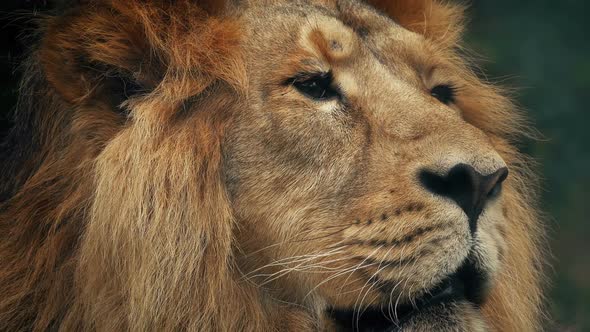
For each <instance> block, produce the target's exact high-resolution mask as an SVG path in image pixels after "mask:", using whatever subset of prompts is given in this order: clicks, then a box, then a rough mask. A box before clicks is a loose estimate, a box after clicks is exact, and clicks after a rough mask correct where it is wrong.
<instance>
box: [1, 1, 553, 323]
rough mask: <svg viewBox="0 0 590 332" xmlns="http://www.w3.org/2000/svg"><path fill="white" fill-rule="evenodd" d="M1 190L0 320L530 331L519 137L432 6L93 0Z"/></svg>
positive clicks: (63, 25)
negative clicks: (94, 0) (516, 144)
mask: <svg viewBox="0 0 590 332" xmlns="http://www.w3.org/2000/svg"><path fill="white" fill-rule="evenodd" d="M44 26H45V32H44V35H43V37H42V41H41V42H40V44H39V46H38V47H37V48H36V49H35V50H34V51H33V53H32V56H31V58H30V60H29V62H28V71H27V73H26V75H25V79H24V80H23V85H22V88H21V93H22V96H23V97H22V99H21V105H20V108H19V110H18V112H17V126H16V127H15V129H14V130H13V133H12V134H11V136H10V137H9V138H8V140H7V142H6V143H5V147H6V149H5V152H3V153H5V154H6V156H7V160H8V162H7V163H6V169H7V171H6V172H4V174H2V175H1V180H2V186H3V187H2V197H6V198H5V200H4V202H3V203H2V205H1V210H0V212H1V215H0V230H3V232H2V235H0V236H1V237H2V242H0V253H1V256H0V280H1V281H2V282H1V283H0V293H2V294H5V296H4V298H3V299H0V323H1V325H4V326H7V327H9V328H25V327H27V328H31V327H33V328H36V329H38V330H44V329H47V328H53V327H61V328H62V329H97V330H123V329H131V330H160V329H190V330H200V331H205V330H206V331H209V330H224V331H225V330H227V331H230V330H232V331H237V330H256V331H263V330H264V331H266V330H281V331H285V330H293V331H299V330H313V329H317V330H330V329H344V330H347V329H357V330H361V331H365V330H367V331H368V330H371V331H372V330H380V329H382V330H389V329H392V328H399V329H400V330H401V331H415V330H417V331H426V330H432V329H437V330H449V331H451V330H452V331H455V330H460V331H486V330H498V331H528V330H535V329H537V328H538V327H539V326H538V323H539V319H540V317H539V315H540V303H541V291H540V288H541V287H540V283H541V267H542V265H543V264H542V260H541V258H542V257H541V256H542V255H541V254H542V252H541V249H540V248H539V245H538V241H539V239H540V237H541V235H542V232H541V227H540V224H539V222H538V218H537V215H536V213H535V212H534V210H533V208H532V201H533V199H534V180H533V179H532V178H531V176H530V175H528V171H527V167H526V163H525V159H524V157H523V156H521V155H520V154H519V153H518V152H517V150H516V148H515V147H514V146H513V142H514V139H515V138H517V137H518V136H519V135H521V134H522V131H523V128H525V127H524V126H523V122H522V119H521V117H520V115H519V114H518V113H517V112H516V111H515V108H514V107H513V105H512V104H511V103H510V102H509V100H508V99H506V98H505V97H504V96H503V95H502V93H501V91H499V90H498V89H497V88H495V87H493V86H491V85H489V84H487V83H485V82H483V81H482V80H480V79H478V78H477V77H476V75H475V74H474V73H473V72H472V70H471V69H470V67H469V65H468V63H467V62H466V61H465V60H464V58H463V56H462V53H461V52H460V43H459V40H460V37H461V30H462V7H460V6H456V5H452V4H448V3H446V2H441V1H434V0H422V1H402V0H397V1H367V2H363V1H352V0H350V1H349V0H329V1H316V2H309V1H262V0H251V1H233V2H228V3H221V2H217V1H210V2H207V1H188V0H186V1H151V2H145V1H125V2H122V1H107V0H104V1H96V2H89V3H86V2H83V3H82V4H79V5H76V6H74V7H73V8H70V9H69V10H68V11H66V12H65V13H64V14H63V15H61V16H59V17H54V18H50V19H47V20H46V21H45V22H44Z"/></svg>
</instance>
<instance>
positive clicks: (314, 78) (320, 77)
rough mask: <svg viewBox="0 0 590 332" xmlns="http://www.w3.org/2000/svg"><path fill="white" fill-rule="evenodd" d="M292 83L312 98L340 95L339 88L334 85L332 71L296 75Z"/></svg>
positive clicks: (324, 98) (328, 97) (327, 97)
mask: <svg viewBox="0 0 590 332" xmlns="http://www.w3.org/2000/svg"><path fill="white" fill-rule="evenodd" d="M290 83H291V84H292V85H293V86H294V87H295V88H296V89H297V90H298V91H299V92H301V93H302V94H303V95H305V96H307V97H309V98H311V99H315V100H328V99H332V98H335V97H339V96H340V93H339V92H338V89H337V88H335V87H334V84H333V78H332V73H329V72H328V73H320V74H314V75H311V76H307V75H305V76H299V77H295V78H293V79H291V81H290Z"/></svg>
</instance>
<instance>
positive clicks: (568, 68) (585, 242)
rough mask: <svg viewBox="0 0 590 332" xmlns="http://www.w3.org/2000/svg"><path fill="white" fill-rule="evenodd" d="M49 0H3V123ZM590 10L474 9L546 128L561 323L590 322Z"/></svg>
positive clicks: (489, 61) (497, 61) (484, 40)
mask: <svg viewBox="0 0 590 332" xmlns="http://www.w3.org/2000/svg"><path fill="white" fill-rule="evenodd" d="M51 3H52V1H45V0H36V1H35V0H26V1H25V0H2V8H0V27H1V33H0V42H1V43H2V48H1V51H0V74H1V75H0V105H1V106H0V129H4V128H6V127H7V126H8V125H9V123H8V122H7V121H6V115H7V111H8V110H10V109H11V108H12V107H13V105H14V103H15V100H16V99H15V89H16V84H17V77H18V76H17V75H12V71H13V70H14V67H15V64H16V63H18V60H19V56H21V54H22V50H23V48H24V47H23V46H26V45H23V42H22V40H26V39H23V38H20V39H19V38H17V35H19V34H21V35H23V34H26V32H23V31H24V30H23V28H31V27H32V24H31V17H32V15H31V13H33V12H34V11H35V10H45V9H47V8H50V7H51ZM15 9H20V10H21V11H20V12H18V13H17V12H15V11H14V10H15ZM589 13H590V1H587V0H559V1H558V0H471V6H470V9H469V11H468V16H469V17H470V20H471V22H470V24H469V26H468V35H467V44H468V46H469V47H470V48H471V49H473V50H475V51H476V52H477V53H478V54H481V55H482V56H483V57H484V59H486V61H484V62H481V65H482V67H483V68H484V70H485V72H486V73H488V74H489V75H488V77H489V78H490V80H492V81H496V82H498V83H500V84H502V85H507V86H509V87H513V88H518V92H517V94H516V100H517V101H518V103H519V104H520V105H521V106H522V107H523V108H524V109H526V110H527V112H528V113H529V114H530V118H531V119H532V120H533V122H534V124H535V125H536V126H537V128H538V129H539V130H540V132H541V133H542V134H543V135H544V139H543V140H541V141H526V142H524V143H523V149H525V150H526V151H527V152H529V153H530V154H532V155H533V156H534V157H535V158H536V159H537V160H538V161H539V162H540V167H539V170H540V173H541V174H542V176H543V177H544V182H543V189H544V190H543V192H542V199H543V200H542V204H541V206H542V207H543V208H544V209H545V211H546V212H547V213H548V215H549V224H550V227H551V231H550V243H551V247H552V251H553V254H554V256H555V258H554V259H553V266H554V269H553V272H550V273H551V275H552V278H553V281H552V289H551V292H550V294H549V301H548V302H549V306H550V313H551V315H552V316H553V319H555V320H556V321H557V325H558V326H557V328H556V329H557V330H560V331H586V330H588V331H590V258H588V253H590V222H589V220H588V219H589V218H590V146H589V145H590V129H589V128H588V127H590V110H587V108H588V106H586V105H585V103H586V102H587V98H586V96H587V95H588V94H589V90H590V36H589V35H590V23H588V22H590V20H589V19H588V15H589ZM17 40H20V41H21V42H17ZM26 43H28V42H25V44H26ZM551 330H552V329H551Z"/></svg>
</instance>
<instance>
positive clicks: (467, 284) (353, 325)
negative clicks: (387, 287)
mask: <svg viewBox="0 0 590 332" xmlns="http://www.w3.org/2000/svg"><path fill="white" fill-rule="evenodd" d="M485 285H486V277H485V275H484V274H483V273H481V272H480V271H478V269H477V268H476V267H475V266H474V265H473V264H471V263H470V262H468V261H466V262H465V263H464V264H463V265H462V266H461V267H460V268H459V269H458V270H457V271H456V272H455V273H453V274H452V275H450V276H449V277H447V278H445V279H444V280H443V281H441V282H440V283H439V284H438V285H436V286H435V287H433V288H432V289H430V290H429V291H427V292H425V293H424V295H422V296H421V297H419V298H418V299H416V300H415V301H412V302H411V303H407V304H401V305H398V306H397V307H396V308H395V312H393V311H392V310H391V308H388V307H387V306H386V307H384V308H368V309H367V310H365V311H363V312H362V313H361V314H360V315H359V314H358V313H355V312H353V311H351V310H333V311H332V317H333V318H334V319H335V320H336V321H337V324H338V325H339V326H340V327H341V328H342V330H343V331H349V330H350V331H380V330H384V331H385V330H388V329H387V328H388V327H392V326H399V325H400V324H401V323H402V322H403V321H406V320H408V319H410V318H411V317H413V316H414V315H416V314H418V313H420V312H423V311H425V310H426V309H427V308H431V307H433V306H437V305H444V304H447V303H451V302H458V301H468V302H470V303H472V304H473V305H475V306H480V305H481V304H482V302H483V299H484V290H485V288H486V287H485Z"/></svg>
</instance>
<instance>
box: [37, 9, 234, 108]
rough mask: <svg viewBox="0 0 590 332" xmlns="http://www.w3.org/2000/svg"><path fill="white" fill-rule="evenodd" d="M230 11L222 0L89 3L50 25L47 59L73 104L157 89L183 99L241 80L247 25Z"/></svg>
mask: <svg viewBox="0 0 590 332" xmlns="http://www.w3.org/2000/svg"><path fill="white" fill-rule="evenodd" d="M224 8H225V4H224V3H223V2H216V1H196V2H195V1H188V0H184V1H182V0H179V1H150V2H147V1H139V0H129V1H110V0H105V1H94V2H93V1H85V2H83V3H80V4H78V5H74V6H73V7H72V8H70V9H68V12H67V13H66V14H65V15H62V16H60V17H58V18H54V19H52V20H50V21H49V22H48V26H47V29H46V34H45V37H44V40H43V42H42V45H41V48H40V50H39V56H40V61H41V63H42V65H43V67H44V71H45V75H46V77H47V80H48V81H49V83H50V84H51V85H52V86H53V87H54V88H55V90H56V91H57V92H58V93H59V94H60V95H61V96H62V97H63V98H64V99H65V101H67V102H69V103H72V104H79V103H83V102H85V101H87V100H89V99H90V100H92V99H95V100H100V101H105V100H108V101H110V102H111V103H113V105H119V104H121V103H122V102H125V101H126V100H128V99H129V98H130V97H133V96H134V95H136V94H147V93H152V92H154V91H157V92H158V93H159V94H161V95H160V97H163V98H171V99H174V100H179V99H183V98H187V97H188V96H190V95H194V94H198V93H199V92H200V91H202V90H203V89H205V88H206V87H207V86H208V85H210V84H211V83H212V82H213V81H215V80H219V79H221V80H225V81H228V82H229V83H231V84H234V85H235V84H236V81H237V80H238V79H237V78H236V77H239V76H240V75H239V74H238V73H237V72H238V70H237V69H236V68H234V67H235V64H237V63H239V61H236V59H235V56H236V54H237V52H236V51H235V49H236V45H237V44H238V43H237V42H238V40H237V39H238V35H239V28H238V27H237V25H236V24H234V23H232V22H230V20H227V19H222V18H221V17H220V16H221V15H222V12H223V10H224ZM232 66H233V67H232Z"/></svg>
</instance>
